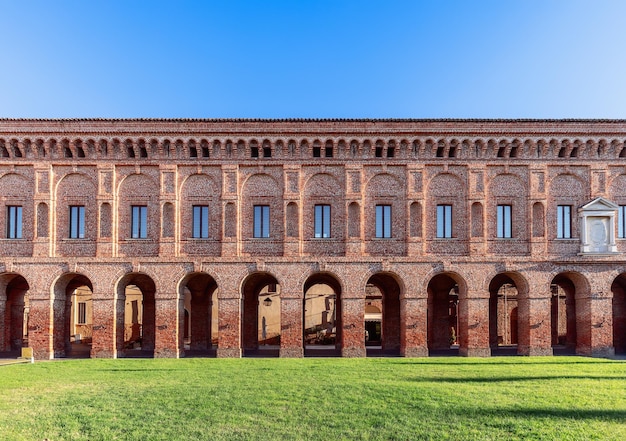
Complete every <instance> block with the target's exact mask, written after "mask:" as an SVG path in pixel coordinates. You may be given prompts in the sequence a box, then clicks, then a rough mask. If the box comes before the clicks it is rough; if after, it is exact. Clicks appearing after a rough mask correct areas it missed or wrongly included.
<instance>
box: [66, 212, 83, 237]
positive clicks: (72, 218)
mask: <svg viewBox="0 0 626 441" xmlns="http://www.w3.org/2000/svg"><path fill="white" fill-rule="evenodd" d="M68 224H69V225H68V227H69V231H68V238H69V239H84V238H85V206H84V205H70V206H69V217H68Z"/></svg>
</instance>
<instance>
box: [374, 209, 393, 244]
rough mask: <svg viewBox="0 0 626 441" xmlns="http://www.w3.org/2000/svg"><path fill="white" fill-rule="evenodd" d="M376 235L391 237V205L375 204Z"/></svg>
mask: <svg viewBox="0 0 626 441" xmlns="http://www.w3.org/2000/svg"><path fill="white" fill-rule="evenodd" d="M376 237H381V238H390V237H391V205H376Z"/></svg>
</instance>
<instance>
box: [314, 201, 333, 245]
mask: <svg viewBox="0 0 626 441" xmlns="http://www.w3.org/2000/svg"><path fill="white" fill-rule="evenodd" d="M315 237H322V238H323V237H330V205H316V206H315Z"/></svg>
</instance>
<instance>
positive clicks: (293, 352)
mask: <svg viewBox="0 0 626 441" xmlns="http://www.w3.org/2000/svg"><path fill="white" fill-rule="evenodd" d="M279 354H280V358H302V357H304V348H280V352H279Z"/></svg>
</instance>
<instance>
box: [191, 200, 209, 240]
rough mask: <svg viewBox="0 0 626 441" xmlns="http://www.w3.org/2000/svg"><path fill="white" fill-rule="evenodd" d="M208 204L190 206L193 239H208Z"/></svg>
mask: <svg viewBox="0 0 626 441" xmlns="http://www.w3.org/2000/svg"><path fill="white" fill-rule="evenodd" d="M209 216H210V212H209V206H208V205H207V204H194V205H192V206H191V237H192V238H193V239H208V238H209V237H210V235H209V224H210V222H209Z"/></svg>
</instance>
